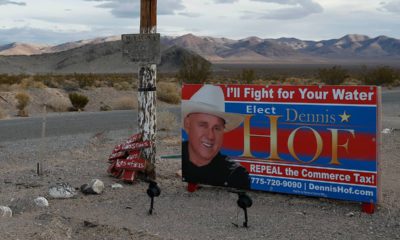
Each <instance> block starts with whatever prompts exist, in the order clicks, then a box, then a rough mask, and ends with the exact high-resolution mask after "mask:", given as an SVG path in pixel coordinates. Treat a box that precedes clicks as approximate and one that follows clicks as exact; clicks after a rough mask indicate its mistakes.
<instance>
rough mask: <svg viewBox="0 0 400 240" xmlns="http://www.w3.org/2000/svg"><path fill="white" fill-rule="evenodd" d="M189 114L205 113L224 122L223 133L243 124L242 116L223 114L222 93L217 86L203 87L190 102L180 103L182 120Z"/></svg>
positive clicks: (223, 100)
mask: <svg viewBox="0 0 400 240" xmlns="http://www.w3.org/2000/svg"><path fill="white" fill-rule="evenodd" d="M191 113H206V114H210V115H214V116H217V117H220V118H222V119H223V120H224V121H225V132H228V131H230V130H232V129H234V128H237V127H238V126H239V125H240V124H241V123H242V122H243V116H242V115H240V114H236V113H226V112H225V98H224V92H223V91H222V89H221V88H220V87H218V86H214V85H203V86H202V87H201V88H200V89H199V90H198V91H197V92H196V93H195V94H194V95H193V96H192V97H191V98H190V100H183V101H182V119H185V117H186V116H188V115H189V114H191Z"/></svg>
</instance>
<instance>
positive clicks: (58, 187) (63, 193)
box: [49, 183, 77, 198]
mask: <svg viewBox="0 0 400 240" xmlns="http://www.w3.org/2000/svg"><path fill="white" fill-rule="evenodd" d="M49 194H50V196H51V197H53V198H72V197H75V196H76V195H77V192H76V191H75V189H74V188H73V187H72V186H71V185H69V183H56V184H55V185H54V186H51V187H50V188H49Z"/></svg>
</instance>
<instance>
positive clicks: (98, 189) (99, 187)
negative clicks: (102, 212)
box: [89, 179, 104, 194]
mask: <svg viewBox="0 0 400 240" xmlns="http://www.w3.org/2000/svg"><path fill="white" fill-rule="evenodd" d="M89 185H90V187H91V188H92V189H93V191H94V192H95V193H97V194H100V193H102V192H103V190H104V183H103V182H102V181H100V180H99V179H93V180H92V181H91V182H90V184H89Z"/></svg>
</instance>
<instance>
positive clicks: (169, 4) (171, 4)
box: [85, 0, 185, 18]
mask: <svg viewBox="0 0 400 240" xmlns="http://www.w3.org/2000/svg"><path fill="white" fill-rule="evenodd" d="M85 1H91V2H103V3H101V4H99V5H97V7H99V8H107V9H110V10H111V14H113V15H114V16H115V17H119V18H135V17H139V15H140V1H130V0H85ZM184 9H185V6H184V5H183V4H182V0H161V1H158V2H157V14H158V15H175V13H176V11H179V10H184Z"/></svg>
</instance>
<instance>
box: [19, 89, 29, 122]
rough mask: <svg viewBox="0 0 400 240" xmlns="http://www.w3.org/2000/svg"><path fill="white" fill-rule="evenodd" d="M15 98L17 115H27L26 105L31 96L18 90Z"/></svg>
mask: <svg viewBox="0 0 400 240" xmlns="http://www.w3.org/2000/svg"><path fill="white" fill-rule="evenodd" d="M15 99H17V106H16V107H17V109H18V116H20V117H27V116H28V112H27V111H26V109H25V108H26V106H28V104H29V102H30V100H31V98H30V97H29V95H28V94H27V93H24V92H19V93H17V94H16V95H15Z"/></svg>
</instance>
